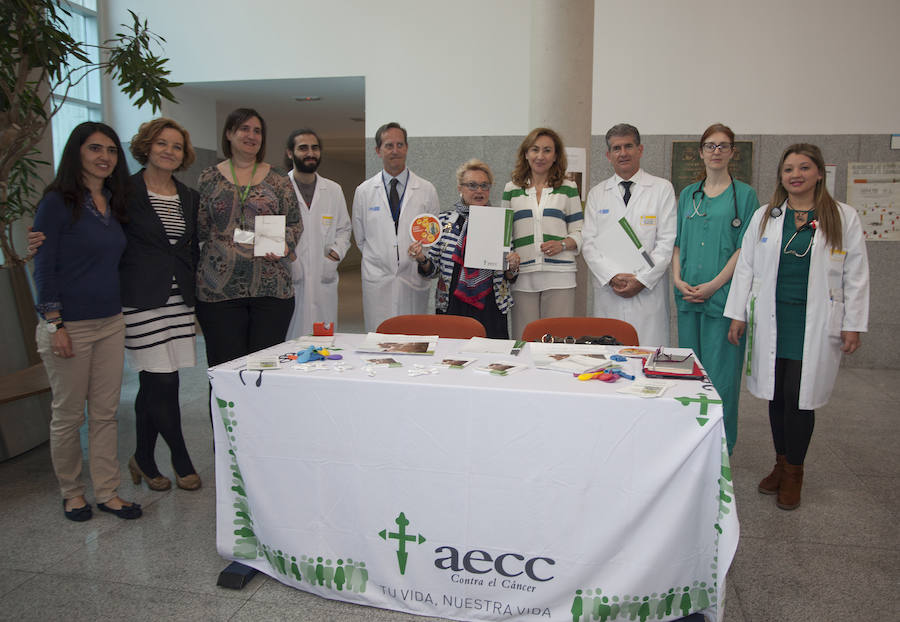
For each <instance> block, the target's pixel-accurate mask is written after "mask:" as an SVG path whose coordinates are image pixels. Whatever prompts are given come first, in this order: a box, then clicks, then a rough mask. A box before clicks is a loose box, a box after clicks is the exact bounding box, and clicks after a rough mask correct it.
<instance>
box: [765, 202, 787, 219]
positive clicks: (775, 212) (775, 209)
mask: <svg viewBox="0 0 900 622" xmlns="http://www.w3.org/2000/svg"><path fill="white" fill-rule="evenodd" d="M782 212H784V210H783V209H781V206H780V205H776V206H775V207H773V208H772V209H770V210H769V216H771V217H772V218H778V217H779V216H781V214H782Z"/></svg>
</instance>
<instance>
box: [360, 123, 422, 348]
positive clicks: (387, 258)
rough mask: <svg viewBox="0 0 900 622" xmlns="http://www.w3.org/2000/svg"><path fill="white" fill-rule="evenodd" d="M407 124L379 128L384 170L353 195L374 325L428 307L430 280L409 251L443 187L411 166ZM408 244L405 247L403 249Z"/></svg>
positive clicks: (366, 312)
mask: <svg viewBox="0 0 900 622" xmlns="http://www.w3.org/2000/svg"><path fill="white" fill-rule="evenodd" d="M407 148H408V145H407V136H406V130H405V129H403V128H402V127H401V126H400V124H398V123H394V122H391V123H387V124H385V125H382V126H381V127H380V128H378V131H377V132H375V153H376V154H377V155H378V157H379V158H381V161H382V163H383V166H384V170H381V171H378V173H377V174H376V175H375V176H374V177H371V178H370V179H367V180H366V181H364V182H363V183H361V184H360V185H359V186H358V187H357V188H356V194H355V195H354V197H353V235H354V236H355V237H356V245H357V246H359V250H360V251H362V293H363V316H364V319H365V327H366V330H367V331H374V330H375V329H376V328H378V325H379V324H381V322H383V321H384V320H386V319H388V318H390V317H394V316H395V315H406V314H412V313H425V308H426V306H427V304H428V291H429V285H430V281H429V279H427V278H425V277H423V276H422V275H421V274H419V271H418V265H417V264H416V260H415V258H413V257H410V256H409V254H408V253H407V252H406V249H407V247H408V246H409V244H410V242H411V238H410V235H409V228H410V225H411V224H412V222H413V220H414V219H415V218H416V216H418V215H420V214H426V213H427V214H434V215H437V213H438V211H439V210H440V207H439V204H438V198H437V191H436V190H435V189H434V186H433V185H432V184H431V182H428V181H426V180H424V179H422V178H421V177H419V176H418V175H416V174H415V173H413V172H412V171H410V170H409V169H408V168H406V152H407ZM401 249H402V251H401Z"/></svg>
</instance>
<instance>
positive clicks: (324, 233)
mask: <svg viewBox="0 0 900 622" xmlns="http://www.w3.org/2000/svg"><path fill="white" fill-rule="evenodd" d="M288 177H289V178H290V180H291V185H292V186H293V187H294V193H295V194H296V195H297V202H298V203H299V204H300V219H301V220H302V221H303V235H301V236H300V240H299V242H297V248H296V249H295V252H296V254H297V259H295V260H294V261H293V263H291V277H292V278H293V281H294V315H293V317H292V318H291V324H290V326H289V327H288V332H287V338H288V339H296V338H297V337H299V336H301V335H310V334H312V330H313V322H335V324H336V323H337V310H338V273H337V267H338V264H339V263H340V262H339V261H334V260H332V259H329V258H328V257H326V255H327V254H328V252H329V251H331V250H333V251H334V252H336V253H337V254H338V256H339V257H340V258H341V259H343V258H344V256H345V255H346V254H347V249H348V248H350V229H351V227H350V216H349V215H348V214H347V201H346V200H345V199H344V191H343V190H342V189H341V186H340V184H338V183H336V182H334V181H331V180H330V179H325V178H324V177H322V176H321V175H319V174H318V173H316V191H315V194H313V200H312V205H309V206H307V205H306V201H304V200H303V196H302V195H301V194H300V188H299V186H298V185H297V182H296V180H295V179H294V175H293V171H291V172H290V173H288Z"/></svg>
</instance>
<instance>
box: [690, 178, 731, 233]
mask: <svg viewBox="0 0 900 622" xmlns="http://www.w3.org/2000/svg"><path fill="white" fill-rule="evenodd" d="M705 185H706V180H705V179H704V180H703V181H701V182H700V187H699V188H697V189H696V190H694V192H693V194H691V203H692V204H693V206H694V213H693V214H691V215H690V216H688V218H693V217H694V216H706V214H701V213H700V206H702V205H703V198H704V197H705V196H706V193H705V192H704V191H703V187H704V186H705ZM698 192H699V193H700V203H697V193H698ZM731 202H732V204H733V205H734V218H732V219H731V226H732V227H734V228H735V229H740V228H741V225H743V224H744V221H742V220H741V218H740V216H738V208H737V188H735V186H734V177H731Z"/></svg>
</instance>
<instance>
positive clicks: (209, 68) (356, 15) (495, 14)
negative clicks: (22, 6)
mask: <svg viewBox="0 0 900 622" xmlns="http://www.w3.org/2000/svg"><path fill="white" fill-rule="evenodd" d="M102 6H103V10H104V11H106V13H107V16H106V20H105V22H106V24H107V28H106V30H105V32H103V33H101V34H102V35H105V36H107V37H108V36H109V32H110V31H112V32H114V31H115V30H114V29H115V28H117V26H118V24H121V23H128V22H129V21H130V16H129V15H128V12H127V10H128V9H132V10H134V11H136V12H137V13H139V15H140V16H141V18H146V19H147V20H148V21H149V24H150V27H151V29H152V30H153V31H154V32H156V33H158V34H160V35H162V36H163V37H165V39H166V40H167V42H166V44H165V48H164V54H163V55H164V56H166V57H168V58H169V59H170V61H169V63H168V67H169V68H170V69H171V71H172V74H171V79H172V80H177V81H179V82H205V81H226V80H256V79H265V78H305V77H333V76H365V78H366V135H367V136H372V135H373V134H374V133H375V130H376V129H377V128H378V126H379V125H381V124H382V123H385V122H387V121H393V120H397V121H400V122H401V123H402V124H403V125H404V126H405V127H406V128H407V129H408V130H409V132H410V134H411V135H414V136H459V135H508V134H521V133H523V132H524V131H526V130H525V126H526V125H527V122H528V102H529V97H528V93H529V78H528V76H529V61H528V59H529V53H530V45H531V44H530V41H529V36H528V35H529V33H530V32H531V21H530V20H531V17H530V16H531V11H530V9H529V8H528V4H527V3H524V2H520V1H519V0H493V1H491V2H484V1H483V0H457V1H454V2H439V1H432V0H427V1H422V0H389V1H387V2H381V3H378V2H371V1H369V0H356V1H353V0H328V1H327V2H323V1H321V0H292V1H289V2H287V1H277V0H255V1H253V2H231V1H229V2H222V1H216V0H191V1H185V0H154V1H153V2H141V3H139V4H138V3H136V2H134V0H103V5H102ZM112 108H113V110H114V114H113V116H112V117H111V120H112V122H113V124H114V125H115V127H116V129H117V130H119V131H120V132H121V133H122V134H123V135H128V136H131V135H132V134H133V133H134V131H135V130H136V128H137V126H138V125H139V124H140V122H141V121H143V120H146V119H147V118H149V117H150V116H151V115H150V112H149V110H137V109H134V108H133V107H132V106H131V105H130V104H129V103H127V100H125V99H124V98H122V97H121V96H119V101H117V102H116V103H114V104H113V106H112ZM129 132H130V133H129Z"/></svg>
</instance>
